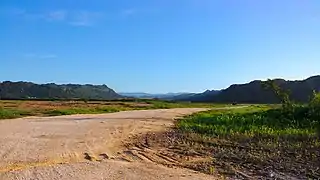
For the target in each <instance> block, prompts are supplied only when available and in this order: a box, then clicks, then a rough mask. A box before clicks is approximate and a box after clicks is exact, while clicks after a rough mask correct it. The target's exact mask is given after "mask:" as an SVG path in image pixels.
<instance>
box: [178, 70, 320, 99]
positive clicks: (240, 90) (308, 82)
mask: <svg viewBox="0 0 320 180" xmlns="http://www.w3.org/2000/svg"><path fill="white" fill-rule="evenodd" d="M275 82H276V83H277V84H278V85H279V86H280V87H281V88H283V89H287V90H289V91H290V97H291V99H292V100H294V101H296V102H301V103H304V102H307V101H308V100H309V99H310V97H311V95H312V91H313V90H316V91H320V76H312V77H309V78H307V79H305V80H296V81H286V80H284V79H275ZM261 83H262V81H260V80H255V81H251V82H250V83H247V84H234V85H231V86H230V87H228V88H227V89H223V90H221V91H206V92H204V93H200V94H195V95H192V96H190V97H186V98H182V99H181V98H180V99H179V100H182V101H191V102H217V103H232V102H238V103H278V102H279V100H278V99H277V98H276V96H275V95H274V94H273V93H272V91H270V90H266V89H264V88H263V87H262V86H261Z"/></svg>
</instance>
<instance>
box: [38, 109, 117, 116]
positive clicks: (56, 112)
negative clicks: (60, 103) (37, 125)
mask: <svg viewBox="0 0 320 180" xmlns="http://www.w3.org/2000/svg"><path fill="white" fill-rule="evenodd" d="M119 111H120V109H116V108H95V109H85V108H71V109H55V110H50V111H46V112H44V114H45V115H48V116H61V115H72V114H100V113H101V114H102V113H113V112H119Z"/></svg>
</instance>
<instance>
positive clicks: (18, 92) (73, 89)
mask: <svg viewBox="0 0 320 180" xmlns="http://www.w3.org/2000/svg"><path fill="white" fill-rule="evenodd" d="M121 97H122V96H121V95H119V94H117V93H116V92H115V91H114V90H113V89H111V88H109V87H108V86H106V85H90V84H86V85H79V84H62V85H57V84H54V83H51V84H34V83H31V82H10V81H5V82H2V83H0V99H101V100H111V99H117V98H121Z"/></svg>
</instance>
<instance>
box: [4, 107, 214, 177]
mask: <svg viewBox="0 0 320 180" xmlns="http://www.w3.org/2000/svg"><path fill="white" fill-rule="evenodd" d="M204 110H206V109H202V108H179V109H165V110H164V109H161V110H142V111H127V112H119V113H111V114H101V115H71V116H59V117H30V118H21V119H14V120H3V121H0V159H1V161H0V179H3V180H11V179H19V180H20V179H21V180H22V179H33V180H40V179H41V180H43V179H50V180H51V179H59V180H64V179H66V180H67V179H68V180H69V179H133V180H134V179H139V180H140V179H148V180H153V179H154V180H158V179H216V177H214V176H209V175H205V174H201V173H198V172H195V171H191V170H188V169H183V168H178V167H171V168H169V167H167V166H163V165H162V164H166V165H167V164H170V162H172V163H175V160H174V159H172V158H170V157H168V156H165V155H161V154H155V153H152V150H151V149H149V150H148V149H147V148H144V149H143V151H144V152H145V153H141V152H142V148H140V149H139V148H138V149H136V150H134V149H130V150H129V151H127V150H126V149H125V147H124V146H123V145H124V143H125V142H128V141H129V140H130V138H132V137H135V136H140V135H142V134H146V133H155V132H160V131H165V130H167V129H168V128H170V127H172V125H173V123H174V119H175V118H179V117H182V116H185V115H188V114H191V113H195V112H199V111H204ZM146 152H149V153H146ZM148 154H149V155H150V154H152V156H148ZM161 162H163V163H161Z"/></svg>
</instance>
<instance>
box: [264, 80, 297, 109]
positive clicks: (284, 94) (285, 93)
mask: <svg viewBox="0 0 320 180" xmlns="http://www.w3.org/2000/svg"><path fill="white" fill-rule="evenodd" d="M262 86H263V87H264V88H265V89H269V90H271V91H272V92H273V93H274V94H275V95H276V97H277V98H278V99H279V100H280V102H281V105H282V109H283V110H285V111H293V103H292V101H291V100H290V96H289V90H284V89H282V88H280V86H279V85H277V84H276V82H275V81H274V80H271V79H268V80H267V81H265V82H262Z"/></svg>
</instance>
